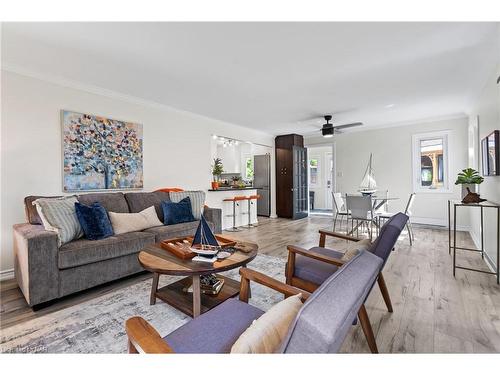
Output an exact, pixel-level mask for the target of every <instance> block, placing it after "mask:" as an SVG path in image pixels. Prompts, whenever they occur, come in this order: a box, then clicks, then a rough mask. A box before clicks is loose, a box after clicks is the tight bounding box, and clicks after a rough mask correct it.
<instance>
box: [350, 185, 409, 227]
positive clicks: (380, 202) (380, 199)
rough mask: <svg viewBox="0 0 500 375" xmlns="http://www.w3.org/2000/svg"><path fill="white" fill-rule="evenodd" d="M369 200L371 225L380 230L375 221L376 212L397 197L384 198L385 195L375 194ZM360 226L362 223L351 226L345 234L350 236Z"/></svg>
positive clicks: (376, 220)
mask: <svg viewBox="0 0 500 375" xmlns="http://www.w3.org/2000/svg"><path fill="white" fill-rule="evenodd" d="M346 195H357V196H362V194H360V193H356V194H346ZM371 198H372V207H373V220H372V223H373V224H374V225H375V227H376V228H377V230H379V229H380V223H379V221H378V219H377V217H378V215H376V213H375V212H376V211H377V210H379V209H380V208H381V207H382V206H384V205H385V204H386V203H387V202H389V201H395V200H398V199H399V197H394V196H392V197H388V196H385V195H377V194H372V195H371ZM361 225H362V222H358V223H357V224H356V226H354V225H353V227H352V229H351V230H350V231H349V232H348V233H347V235H349V236H350V235H352V234H353V233H354V232H355V231H357V229H358V228H359V227H360V226H361Z"/></svg>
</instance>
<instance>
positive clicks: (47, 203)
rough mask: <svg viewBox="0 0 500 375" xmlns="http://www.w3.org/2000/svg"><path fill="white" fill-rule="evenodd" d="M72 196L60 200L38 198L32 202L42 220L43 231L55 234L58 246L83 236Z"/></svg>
mask: <svg viewBox="0 0 500 375" xmlns="http://www.w3.org/2000/svg"><path fill="white" fill-rule="evenodd" d="M75 203H78V200H77V199H76V197H74V196H70V197H62V198H40V199H37V200H35V201H34V202H33V204H34V205H36V210H37V211H38V215H40V218H41V219H42V223H43V226H44V228H45V230H49V231H51V232H56V233H57V236H58V237H59V246H61V245H63V244H65V243H67V242H70V241H72V240H75V239H77V238H80V237H82V236H83V230H82V227H81V225H80V222H79V221H78V218H77V216H76V210H75Z"/></svg>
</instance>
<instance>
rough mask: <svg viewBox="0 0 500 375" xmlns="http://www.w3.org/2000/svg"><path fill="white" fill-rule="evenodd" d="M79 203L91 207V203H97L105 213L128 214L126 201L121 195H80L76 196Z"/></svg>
mask: <svg viewBox="0 0 500 375" xmlns="http://www.w3.org/2000/svg"><path fill="white" fill-rule="evenodd" d="M77 198H78V201H79V202H80V203H83V204H86V205H89V206H90V205H91V204H92V203H95V202H99V203H100V204H101V205H102V206H103V207H104V208H105V209H106V211H108V212H109V211H112V212H121V213H125V212H130V211H129V209H128V204H127V200H126V199H125V196H124V195H123V193H92V194H82V195H78V196H77Z"/></svg>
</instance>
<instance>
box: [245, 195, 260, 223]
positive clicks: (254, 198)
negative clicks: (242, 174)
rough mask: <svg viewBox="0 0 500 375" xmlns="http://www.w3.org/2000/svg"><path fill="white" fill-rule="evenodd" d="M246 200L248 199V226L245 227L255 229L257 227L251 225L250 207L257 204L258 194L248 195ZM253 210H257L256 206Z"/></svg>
mask: <svg viewBox="0 0 500 375" xmlns="http://www.w3.org/2000/svg"><path fill="white" fill-rule="evenodd" d="M247 199H248V225H247V227H249V228H253V227H256V226H257V225H255V224H252V215H251V214H252V208H251V207H252V205H255V204H256V203H257V201H258V200H259V199H260V195H259V194H255V195H250V196H249V197H248V198H247ZM254 202H255V203H254ZM255 209H257V206H256V207H255Z"/></svg>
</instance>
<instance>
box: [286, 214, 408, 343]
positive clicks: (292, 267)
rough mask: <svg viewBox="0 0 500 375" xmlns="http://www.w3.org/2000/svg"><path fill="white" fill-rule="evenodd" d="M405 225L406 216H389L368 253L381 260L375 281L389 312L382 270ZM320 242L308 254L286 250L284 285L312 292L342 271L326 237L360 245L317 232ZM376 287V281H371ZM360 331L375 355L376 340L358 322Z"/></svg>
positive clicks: (328, 232)
mask: <svg viewBox="0 0 500 375" xmlns="http://www.w3.org/2000/svg"><path fill="white" fill-rule="evenodd" d="M407 221H408V216H407V215H405V214H403V213H401V212H399V213H397V214H395V215H394V216H392V217H391V218H390V219H389V220H388V221H387V222H386V223H385V224H384V226H383V227H382V228H381V229H380V234H379V236H378V237H377V239H376V240H375V241H374V242H373V243H372V245H371V247H370V249H369V252H371V253H373V254H375V255H376V256H377V257H379V258H380V259H381V260H382V267H381V269H380V272H379V274H378V277H377V278H376V281H377V282H378V285H379V287H380V291H381V292H382V296H383V298H384V301H385V303H386V305H387V309H388V310H389V312H392V311H393V309H392V303H391V298H390V296H389V291H388V290H387V285H386V284H385V280H384V276H383V275H382V269H383V267H384V265H385V263H386V262H387V259H388V258H389V255H390V253H391V251H392V250H393V249H394V246H395V245H396V242H397V240H398V238H399V235H400V234H401V232H402V230H403V229H404V227H405V225H406V223H407ZM319 233H320V241H319V246H318V247H313V248H311V249H309V250H306V249H302V248H300V247H297V246H292V245H290V246H288V262H287V265H286V283H287V284H288V285H290V286H295V287H297V288H300V289H303V290H306V291H308V292H310V293H312V292H314V291H315V290H316V289H317V288H319V287H320V285H322V284H323V283H324V282H325V280H327V279H328V278H329V277H331V275H332V274H335V273H336V272H339V270H341V269H342V268H343V267H344V262H343V261H342V260H341V258H342V256H343V255H344V254H343V253H342V252H340V251H336V250H332V249H328V248H325V241H326V236H332V237H336V238H341V239H345V240H348V241H359V240H360V239H359V238H355V237H351V236H347V235H344V234H341V233H336V232H330V231H325V230H320V231H319ZM374 284H375V281H374ZM361 323H362V328H363V331H364V333H365V336H366V338H367V340H368V345H369V346H370V349H371V350H372V352H374V353H375V352H377V346H376V342H375V338H374V337H373V334H372V332H371V326H370V325H369V324H368V326H366V323H365V324H363V323H364V322H363V321H361Z"/></svg>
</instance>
